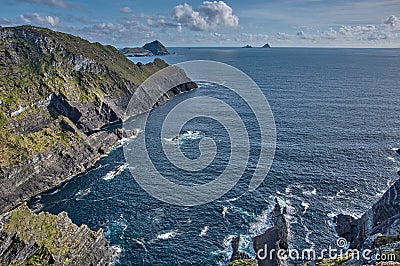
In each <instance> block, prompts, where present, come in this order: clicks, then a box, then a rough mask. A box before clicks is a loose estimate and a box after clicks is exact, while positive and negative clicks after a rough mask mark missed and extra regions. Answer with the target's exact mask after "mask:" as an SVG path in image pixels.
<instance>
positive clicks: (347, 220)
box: [333, 214, 358, 243]
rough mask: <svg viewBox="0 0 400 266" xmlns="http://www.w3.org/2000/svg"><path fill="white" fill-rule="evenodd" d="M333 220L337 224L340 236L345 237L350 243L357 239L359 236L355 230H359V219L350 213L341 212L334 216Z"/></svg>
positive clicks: (336, 227)
mask: <svg viewBox="0 0 400 266" xmlns="http://www.w3.org/2000/svg"><path fill="white" fill-rule="evenodd" d="M333 222H334V223H335V224H336V225H335V229H336V232H337V234H338V235H339V236H340V237H343V238H345V239H346V240H347V242H348V243H351V242H353V241H354V240H355V238H356V237H357V235H356V234H355V232H356V230H357V226H358V221H357V220H356V219H355V218H354V217H352V216H350V215H344V214H339V215H337V216H335V217H334V220H333Z"/></svg>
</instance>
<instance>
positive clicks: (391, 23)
mask: <svg viewBox="0 0 400 266" xmlns="http://www.w3.org/2000/svg"><path fill="white" fill-rule="evenodd" d="M398 21H399V19H398V18H397V17H396V16H395V15H391V16H390V17H388V18H387V19H386V20H385V22H384V23H385V24H386V25H389V26H391V27H395V26H396V25H397V23H398Z"/></svg>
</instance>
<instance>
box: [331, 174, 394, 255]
mask: <svg viewBox="0 0 400 266" xmlns="http://www.w3.org/2000/svg"><path fill="white" fill-rule="evenodd" d="M399 191H400V179H399V180H397V181H396V182H395V183H394V184H393V185H392V186H391V187H390V188H389V189H388V190H387V191H386V192H385V193H384V194H383V196H382V197H381V198H380V199H379V200H378V201H377V202H376V203H375V204H374V205H372V207H371V208H370V209H369V210H367V211H366V212H365V213H364V214H363V215H362V216H361V217H360V218H359V219H353V218H349V217H348V216H344V215H342V216H341V217H344V218H340V220H341V222H340V223H339V222H337V226H336V230H337V232H338V234H339V236H343V237H345V238H346V239H347V240H348V241H349V242H350V248H356V249H359V250H362V249H366V248H371V247H372V245H373V241H374V239H375V238H376V236H377V235H379V234H381V235H383V236H389V235H397V234H398V232H399V230H400V197H399V195H398V193H399ZM338 217H339V216H338ZM338 221H339V220H338ZM349 224H350V225H349Z"/></svg>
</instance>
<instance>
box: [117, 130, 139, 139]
mask: <svg viewBox="0 0 400 266" xmlns="http://www.w3.org/2000/svg"><path fill="white" fill-rule="evenodd" d="M114 133H115V134H116V135H117V136H118V138H119V139H124V138H128V139H129V138H133V137H135V136H136V135H137V133H138V131H137V130H135V129H134V130H129V129H125V128H117V129H116V130H115V131H114Z"/></svg>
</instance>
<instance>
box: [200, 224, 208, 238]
mask: <svg viewBox="0 0 400 266" xmlns="http://www.w3.org/2000/svg"><path fill="white" fill-rule="evenodd" d="M207 232H208V226H205V227H204V228H203V230H201V232H200V234H199V236H201V237H203V236H205V235H207Z"/></svg>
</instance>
